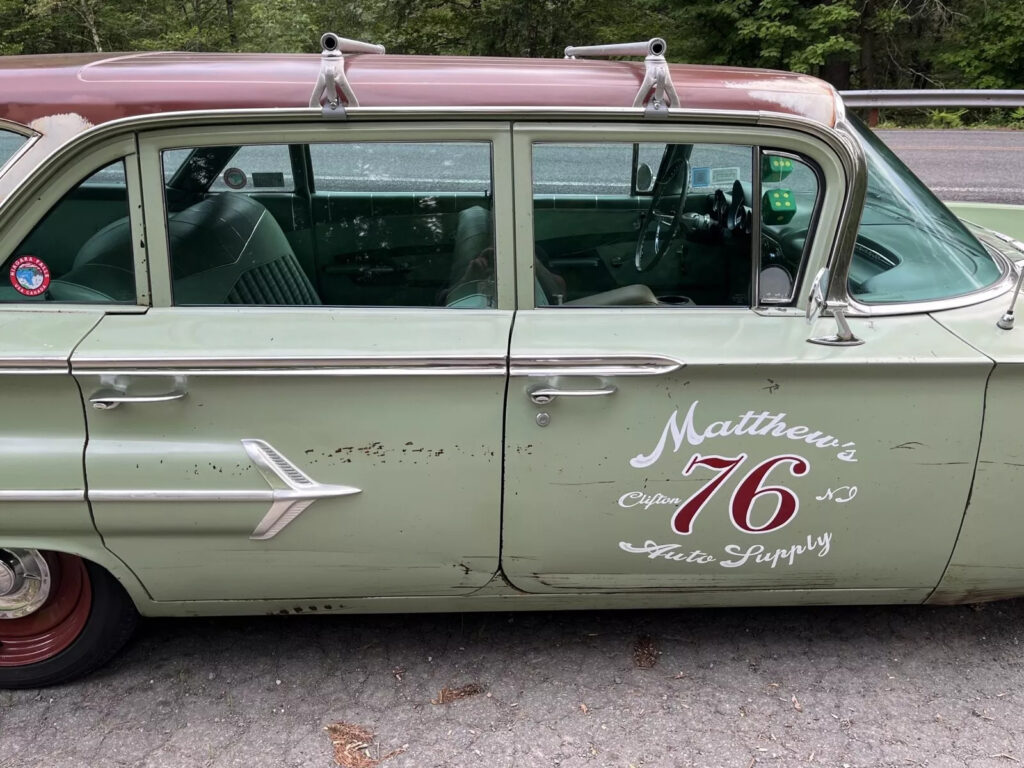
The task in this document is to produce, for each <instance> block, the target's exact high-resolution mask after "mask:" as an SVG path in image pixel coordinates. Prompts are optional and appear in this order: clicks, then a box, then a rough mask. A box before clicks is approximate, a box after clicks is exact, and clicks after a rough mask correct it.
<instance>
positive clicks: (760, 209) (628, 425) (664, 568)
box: [0, 35, 1024, 687]
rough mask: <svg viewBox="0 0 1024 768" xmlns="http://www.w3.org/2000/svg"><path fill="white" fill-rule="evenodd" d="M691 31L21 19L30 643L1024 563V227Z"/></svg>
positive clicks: (584, 603) (757, 599) (13, 634)
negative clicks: (261, 51) (56, 43)
mask: <svg viewBox="0 0 1024 768" xmlns="http://www.w3.org/2000/svg"><path fill="white" fill-rule="evenodd" d="M664 49H665V44H664V42H663V41H661V40H658V39H655V40H652V41H649V42H648V43H640V44H629V45H626V46H605V47H597V48H575V49H574V48H570V49H567V57H566V59H565V60H526V59H509V60H500V59H468V58H436V57H414V56H387V55H382V54H383V49H381V48H379V47H377V46H372V45H368V44H365V43H356V42H354V41H347V40H344V39H341V38H337V37H335V36H332V35H326V36H325V37H324V53H323V55H322V56H320V57H316V56H302V55H295V56H280V55H274V56H270V55H266V56H253V55H213V54H210V55H197V54H162V53H160V54H134V55H113V56H103V55H74V56H63V57H46V58H33V57H13V58H7V59H2V60H0V94H2V101H0V258H2V259H3V260H4V261H3V263H4V278H5V279H4V284H3V286H2V287H0V327H2V333H0V387H2V389H3V400H4V403H5V405H6V407H5V408H4V412H3V417H2V419H0V425H2V426H0V686H6V687H20V686H40V685H47V684H53V683H57V682H60V681H63V680H67V679H70V678H72V677H74V676H76V675H80V674H83V673H85V672H87V671H89V670H91V669H94V668H95V667H97V666H99V665H100V664H102V663H103V662H105V661H106V660H107V659H108V658H110V657H111V656H112V655H113V654H114V653H115V652H116V651H117V650H118V648H120V646H121V645H122V644H123V643H124V642H125V640H126V639H127V637H128V636H129V634H130V633H131V630H132V628H133V626H134V624H135V621H136V617H137V615H138V614H142V615H146V616H192V615H214V614H252V613H275V614H276V613H282V614H290V613H309V612H316V613H347V612H351V613H357V612H386V611H390V612H402V611H456V610H533V609H543V610H547V609H557V608H576V609H579V608H598V607H601V608H631V607H666V608H669V607H673V608H680V607H687V606H706V605H768V604H775V605H782V604H810V603H818V604H821V603H883V602H886V603H921V602H933V603H955V602H967V601H977V600H987V599H994V598H1001V597H1010V596H1015V595H1021V594H1024V556H1022V555H1021V544H1020V542H1021V541H1022V540H1024V516H1022V515H1020V514H1019V510H1018V504H1019V502H1018V501H1017V499H1020V498H1022V497H1024V445H1022V440H1021V429H1020V426H1019V424H1020V416H1019V412H1018V411H1017V409H1016V408H1015V406H1014V403H1015V402H1016V403H1018V404H1020V402H1021V397H1020V393H1021V390H1022V385H1024V366H1022V363H1024V331H1014V330H1012V325H1013V311H1012V309H1013V302H1014V301H1015V298H1016V294H1015V293H1014V288H1015V284H1016V281H1017V278H1018V276H1019V269H1018V266H1017V265H1016V262H1019V261H1021V259H1022V258H1024V253H1022V251H1021V249H1022V246H1021V244H1020V243H1018V242H1016V241H1014V240H1013V239H1012V237H1008V236H1006V235H1000V234H997V233H995V232H993V231H990V230H987V229H984V228H981V227H979V226H975V225H973V224H970V223H967V222H964V221H961V220H960V219H958V218H957V217H956V216H954V215H953V214H952V213H951V212H950V211H949V210H948V209H947V208H946V207H945V206H943V205H942V204H941V203H940V202H939V201H938V200H937V199H936V198H935V197H934V196H933V195H932V194H931V193H930V192H929V191H928V190H927V189H926V188H925V187H924V186H923V185H922V184H921V182H919V181H918V180H917V179H916V178H915V177H914V176H913V175H912V174H911V173H910V172H909V171H908V170H907V169H906V168H905V167H904V166H903V164H902V163H900V161H899V160H898V159H897V158H896V157H895V156H894V155H893V154H892V153H891V152H890V151H889V150H888V149H887V148H886V147H885V146H884V145H883V144H882V143H881V142H880V141H879V140H878V139H877V138H875V137H874V136H873V135H872V134H871V132H870V131H869V130H868V129H867V128H865V127H864V126H863V125H862V124H861V123H860V122H858V121H857V120H856V119H855V118H854V117H853V116H851V115H849V114H847V112H846V110H845V108H844V105H843V102H842V99H841V98H840V97H839V95H838V94H837V93H836V91H835V90H834V89H833V88H832V87H831V86H829V85H828V84H826V83H824V82H821V81H819V80H816V79H814V78H811V77H807V76H803V75H794V74H786V73H780V72H765V71H747V70H740V69H729V68H721V67H697V66H682V65H671V66H669V65H667V64H666V63H665V59H664V56H663V54H664ZM343 53H347V54H349V55H347V56H344V55H342V54H343ZM608 55H612V56H619V55H626V56H630V55H632V56H636V55H640V56H642V57H643V58H644V60H643V61H622V60H612V61H603V60H595V59H594V58H593V57H602V56H608ZM989 213H990V214H991V213H992V212H991V211H990V212H989ZM997 213H998V212H997ZM1011 214H1012V215H1011ZM1016 215H1018V214H1016V213H1012V212H1006V216H1007V218H1006V219H1005V220H1006V222H1007V223H1008V225H1010V224H1012V222H1013V221H1014V219H1013V218H1012V216H1016ZM1017 221H1018V222H1019V219H1018V220H1017Z"/></svg>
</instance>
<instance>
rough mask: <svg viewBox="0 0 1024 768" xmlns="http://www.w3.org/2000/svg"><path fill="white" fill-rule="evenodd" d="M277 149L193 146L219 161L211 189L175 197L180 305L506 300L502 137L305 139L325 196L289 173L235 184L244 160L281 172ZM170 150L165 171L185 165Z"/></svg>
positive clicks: (484, 303)
mask: <svg viewBox="0 0 1024 768" xmlns="http://www.w3.org/2000/svg"><path fill="white" fill-rule="evenodd" d="M277 149H278V148H277V147H258V146H243V147H240V148H238V149H237V152H230V153H229V152H224V151H221V150H223V148H216V151H206V150H196V151H195V152H193V153H192V154H191V157H193V158H194V157H200V156H202V157H205V158H206V160H205V161H204V162H206V163H207V165H209V163H210V162H211V161H212V160H215V159H216V160H217V161H218V162H219V163H220V167H217V168H212V167H211V168H209V169H208V170H209V182H208V183H209V188H208V191H206V192H205V193H203V194H202V195H201V199H199V200H198V201H194V202H192V203H191V204H190V205H188V206H187V207H184V208H181V207H180V206H171V205H169V206H168V209H169V210H170V211H171V213H170V214H169V216H168V221H167V227H168V242H169V248H170V258H171V267H172V275H173V286H172V287H173V296H174V302H175V304H178V305H283V306H313V305H320V304H324V305H331V306H369V307H451V308H488V307H493V306H495V297H496V293H495V290H494V247H493V246H494V243H493V226H492V217H493V213H492V210H491V147H490V144H489V143H486V142H359V143H341V142H339V143H330V144H326V143H325V144H312V145H309V146H308V147H306V146H300V147H295V148H293V151H302V152H305V151H308V152H309V155H310V158H311V163H312V172H313V175H312V180H311V181H312V186H313V187H314V189H315V193H314V194H313V197H312V199H309V198H308V196H305V195H302V196H299V195H298V194H296V193H295V192H292V193H291V194H290V195H281V194H280V193H281V192H282V191H291V190H293V189H294V181H293V180H292V178H291V175H290V171H289V173H288V175H287V176H286V178H285V182H284V185H283V186H276V185H275V186H270V185H266V186H261V185H252V186H249V185H246V186H244V187H243V186H241V185H235V184H226V182H228V181H230V179H229V178H228V173H229V171H230V170H231V168H233V167H237V168H239V169H241V170H242V172H243V173H245V175H247V176H250V175H252V173H263V172H267V173H270V172H271V171H269V170H266V171H252V170H251V169H253V168H256V167H259V168H263V169H269V168H271V167H272V163H273V157H274V152H275V151H276V150H277ZM280 149H284V150H285V151H284V152H283V155H282V154H278V155H277V157H279V158H280V157H282V156H283V157H284V158H285V159H287V158H288V157H289V152H288V151H287V150H288V148H287V147H283V146H282V147H280ZM175 151H179V152H180V150H175ZM169 155H170V152H165V153H164V164H165V168H170V167H174V166H176V165H181V164H182V160H181V159H180V158H181V155H180V154H179V155H178V156H177V157H170V156H169ZM241 158H250V159H254V160H253V162H257V160H258V161H259V162H260V163H262V165H258V166H257V165H250V166H248V168H249V169H250V170H248V171H247V170H245V169H243V168H242V165H243V164H242V161H241ZM187 162H189V161H186V165H187ZM288 167H289V169H290V165H289V166H288ZM181 173H182V172H181V170H178V171H177V172H176V174H175V176H176V177H180V176H181ZM217 180H220V182H224V183H225V184H226V186H220V185H219V183H220V182H218V181H217ZM239 181H240V177H239ZM232 186H237V188H236V189H231V187H232ZM264 191H267V192H274V193H275V194H273V195H263V194H262V193H263V192H264ZM170 198H171V193H170V190H169V191H168V199H169V200H170Z"/></svg>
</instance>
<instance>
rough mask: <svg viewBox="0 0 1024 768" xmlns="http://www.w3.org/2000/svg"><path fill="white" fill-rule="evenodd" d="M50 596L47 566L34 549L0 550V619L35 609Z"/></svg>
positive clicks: (14, 616)
mask: <svg viewBox="0 0 1024 768" xmlns="http://www.w3.org/2000/svg"><path fill="white" fill-rule="evenodd" d="M49 596H50V566H49V565H47V564H46V560H45V559H44V558H43V555H42V553H41V552H40V551H39V550H38V549H0V619H17V618H21V617H22V616H28V615H29V614H30V613H33V612H34V611H36V610H38V609H39V608H40V607H42V605H43V603H45V602H46V598H48V597H49Z"/></svg>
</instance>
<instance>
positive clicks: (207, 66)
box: [0, 53, 836, 125]
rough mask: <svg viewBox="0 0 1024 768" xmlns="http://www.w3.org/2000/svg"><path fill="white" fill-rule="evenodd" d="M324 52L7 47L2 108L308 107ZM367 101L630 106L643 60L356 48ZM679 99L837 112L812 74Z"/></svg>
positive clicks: (736, 76) (20, 118)
mask: <svg viewBox="0 0 1024 768" xmlns="http://www.w3.org/2000/svg"><path fill="white" fill-rule="evenodd" d="M319 68H320V57H319V56H317V55H304V54H294V55H281V54H218V53H200V54H195V53H134V54H105V55H104V54H66V55H58V56H9V57H0V118H6V119H8V120H13V121H14V122H18V123H22V124H26V125H28V124H30V123H32V121H34V120H37V119H39V118H41V117H45V116H49V115H55V114H66V113H75V114H78V115H81V116H82V117H84V118H85V119H86V120H88V121H89V122H91V123H93V124H99V123H103V122H107V121H110V120H114V119H117V118H121V117H129V116H133V115H142V114H151V113H157V112H171V111H179V110H206V109H241V108H267V107H306V106H308V104H309V98H310V94H311V93H312V91H313V86H314V84H315V82H316V78H317V74H318V72H319ZM345 69H346V72H347V75H348V78H349V81H350V83H351V84H352V89H353V91H354V92H355V94H356V97H357V98H358V99H359V104H360V106H364V107H385V106H386V107H403V106H408V107H440V108H446V107H480V106H489V107H538V108H543V107H630V106H632V104H633V99H634V98H635V96H636V94H637V91H638V90H639V87H640V83H641V81H642V80H643V76H644V64H643V62H640V61H602V60H591V59H578V60H576V59H574V60H564V59H503V58H469V57H457V56H391V55H385V56H378V55H368V54H361V55H359V54H349V55H347V56H346V57H345ZM671 72H672V79H673V82H674V83H675V86H676V90H677V91H678V93H679V97H680V100H681V102H682V104H681V106H682V107H684V108H691V109H702V110H703V109H729V110H764V111H770V112H782V113H786V114H790V115H797V116H801V117H806V118H810V119H812V120H815V121H817V122H820V123H824V124H826V125H833V124H834V122H835V111H836V93H835V91H834V90H833V88H832V87H831V86H830V85H828V84H827V83H825V82H823V81H821V80H818V79H816V78H813V77H810V76H807V75H797V74H792V73H786V72H774V71H767V70H752V69H738V68H732V67H712V66H693V65H681V64H673V65H672V66H671Z"/></svg>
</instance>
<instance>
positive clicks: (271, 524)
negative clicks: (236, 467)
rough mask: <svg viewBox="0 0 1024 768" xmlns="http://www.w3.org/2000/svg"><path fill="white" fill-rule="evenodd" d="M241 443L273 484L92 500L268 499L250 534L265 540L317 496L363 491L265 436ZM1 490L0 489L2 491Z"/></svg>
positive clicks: (121, 492) (116, 494) (125, 493)
mask: <svg viewBox="0 0 1024 768" xmlns="http://www.w3.org/2000/svg"><path fill="white" fill-rule="evenodd" d="M242 447H243V448H244V449H245V452H246V454H247V455H248V456H249V460H250V461H252V463H253V465H255V467H256V468H257V469H258V470H259V471H260V474H261V475H263V477H264V479H265V480H266V481H267V484H268V485H269V486H270V488H267V489H265V490H263V489H261V490H132V489H118V490H90V491H89V500H90V501H97V502H104V501H108V502H109V501H113V502H118V501H141V502H216V501H220V502H246V501H261V502H264V503H266V502H269V503H270V509H269V510H267V512H266V514H265V515H264V516H263V518H262V519H261V520H260V522H259V523H258V524H257V525H256V528H255V529H254V530H253V532H252V534H250V536H249V538H250V539H253V540H254V541H266V540H267V539H272V538H274V537H275V536H277V534H279V533H280V532H281V531H282V530H284V529H285V527H286V526H287V525H288V524H289V523H291V522H292V521H293V520H295V519H296V518H297V517H298V516H299V515H301V514H302V513H303V512H304V511H305V510H307V509H308V508H309V507H310V506H312V505H313V503H314V502H316V501H317V500H318V499H333V498H338V497H340V496H351V495H353V494H356V493H362V489H360V488H354V487H352V486H349V485H332V484H330V483H318V482H317V481H316V480H314V479H313V478H311V477H310V476H309V475H307V474H306V473H305V472H303V471H302V470H301V469H299V468H298V467H297V466H296V465H295V464H294V463H292V462H291V461H289V460H288V459H287V458H286V457H285V456H284V454H282V453H280V452H279V451H278V450H276V449H275V448H274V447H273V446H272V445H270V443H268V442H266V441H264V440H257V439H253V438H246V439H244V440H242ZM2 493H3V492H0V494H2ZM9 493H28V492H22V491H15V492H9ZM32 493H36V494H42V493H59V492H45V491H39V492H32ZM77 493H78V494H79V498H80V499H81V498H84V495H83V494H82V492H81V491H78V492H77ZM2 500H4V496H3V495H0V501H2ZM34 500H36V501H39V500H42V499H34Z"/></svg>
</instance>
